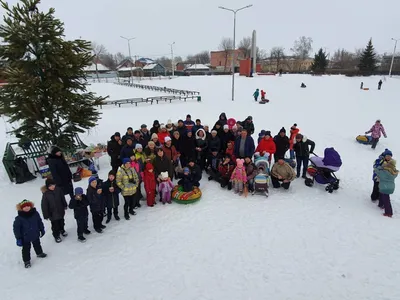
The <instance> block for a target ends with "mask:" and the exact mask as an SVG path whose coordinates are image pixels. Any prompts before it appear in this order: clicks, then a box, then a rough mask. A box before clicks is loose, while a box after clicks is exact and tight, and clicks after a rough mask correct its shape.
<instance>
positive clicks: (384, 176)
mask: <svg viewBox="0 0 400 300" xmlns="http://www.w3.org/2000/svg"><path fill="white" fill-rule="evenodd" d="M375 173H376V175H377V176H378V177H379V192H380V194H379V204H378V206H379V207H380V208H382V209H385V213H384V214H383V215H384V216H385V217H389V218H391V217H392V216H393V209H392V204H391V203H390V195H391V194H393V193H394V190H395V183H394V180H395V179H396V177H397V175H398V174H399V171H397V170H396V161H395V160H394V159H391V160H389V161H385V162H384V163H383V164H382V166H380V167H378V168H375Z"/></svg>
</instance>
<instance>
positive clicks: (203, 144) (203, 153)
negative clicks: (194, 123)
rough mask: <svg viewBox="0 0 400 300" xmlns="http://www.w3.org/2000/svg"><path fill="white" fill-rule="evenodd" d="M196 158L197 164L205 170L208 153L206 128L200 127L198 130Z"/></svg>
mask: <svg viewBox="0 0 400 300" xmlns="http://www.w3.org/2000/svg"><path fill="white" fill-rule="evenodd" d="M195 144H196V148H195V149H196V160H197V164H198V165H199V166H200V168H201V169H202V170H204V168H205V165H206V158H207V154H208V152H207V151H208V149H207V148H208V142H207V139H206V133H205V131H204V129H202V128H200V129H199V130H197V131H196V140H195Z"/></svg>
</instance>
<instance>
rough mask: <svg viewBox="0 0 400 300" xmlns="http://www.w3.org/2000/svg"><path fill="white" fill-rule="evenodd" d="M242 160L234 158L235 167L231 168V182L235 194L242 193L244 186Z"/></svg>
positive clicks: (245, 180) (245, 177) (245, 179)
mask: <svg viewBox="0 0 400 300" xmlns="http://www.w3.org/2000/svg"><path fill="white" fill-rule="evenodd" d="M243 164H244V160H243V159H237V160H236V168H235V170H233V172H232V175H231V182H232V186H233V188H234V191H235V194H238V193H239V194H240V195H241V194H242V193H243V190H244V186H245V184H246V183H247V175H246V168H245V167H244V166H243Z"/></svg>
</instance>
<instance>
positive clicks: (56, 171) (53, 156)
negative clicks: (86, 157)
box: [47, 146, 74, 198]
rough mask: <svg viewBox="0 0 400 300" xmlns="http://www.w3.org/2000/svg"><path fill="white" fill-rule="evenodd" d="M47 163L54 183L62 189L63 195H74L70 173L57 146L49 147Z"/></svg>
mask: <svg viewBox="0 0 400 300" xmlns="http://www.w3.org/2000/svg"><path fill="white" fill-rule="evenodd" d="M47 164H48V165H49V169H50V172H51V176H52V178H53V180H54V181H55V183H56V185H57V186H58V187H59V188H61V189H62V191H63V193H64V195H69V196H70V197H71V198H72V197H73V196H74V186H73V185H72V173H71V170H70V169H69V166H68V164H67V162H66V160H65V158H64V155H63V154H62V152H61V149H60V148H59V147H57V146H53V147H51V149H50V154H49V156H48V157H47Z"/></svg>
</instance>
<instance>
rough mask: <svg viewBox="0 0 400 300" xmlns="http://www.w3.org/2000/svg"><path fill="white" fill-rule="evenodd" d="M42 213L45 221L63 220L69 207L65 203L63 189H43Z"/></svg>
mask: <svg viewBox="0 0 400 300" xmlns="http://www.w3.org/2000/svg"><path fill="white" fill-rule="evenodd" d="M42 191H43V196H42V213H43V218H44V219H46V220H47V219H49V220H50V221H57V220H61V219H63V218H64V216H65V210H66V209H67V207H68V204H67V201H65V197H64V193H63V191H62V189H61V188H59V187H56V188H55V190H54V191H50V190H48V189H47V188H46V187H43V188H42Z"/></svg>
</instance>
